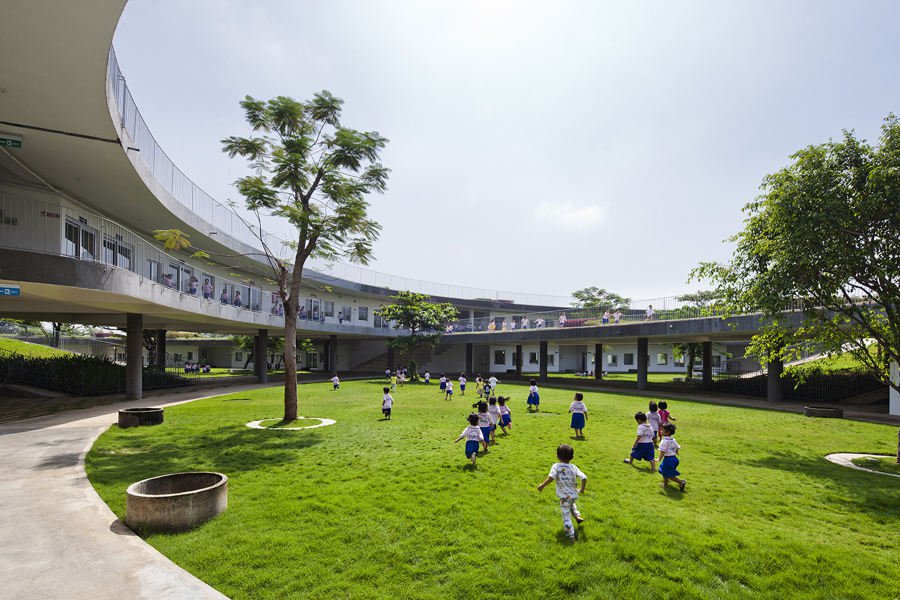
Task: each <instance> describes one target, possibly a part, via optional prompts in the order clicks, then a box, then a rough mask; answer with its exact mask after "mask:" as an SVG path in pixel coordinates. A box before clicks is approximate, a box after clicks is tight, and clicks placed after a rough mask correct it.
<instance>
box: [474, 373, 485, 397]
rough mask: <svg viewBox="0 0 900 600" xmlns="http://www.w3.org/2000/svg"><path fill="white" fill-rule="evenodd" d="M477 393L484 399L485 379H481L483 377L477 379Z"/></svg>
mask: <svg viewBox="0 0 900 600" xmlns="http://www.w3.org/2000/svg"><path fill="white" fill-rule="evenodd" d="M475 393H476V394H478V397H479V398H484V379H482V378H481V375H479V376H478V377H476V378H475Z"/></svg>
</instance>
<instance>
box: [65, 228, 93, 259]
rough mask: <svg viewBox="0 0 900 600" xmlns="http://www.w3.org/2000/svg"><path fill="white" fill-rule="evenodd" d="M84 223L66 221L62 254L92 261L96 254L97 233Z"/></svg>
mask: <svg viewBox="0 0 900 600" xmlns="http://www.w3.org/2000/svg"><path fill="white" fill-rule="evenodd" d="M86 222H87V221H86V220H84V222H78V223H76V222H75V221H72V220H69V219H66V231H65V234H64V236H63V254H65V255H67V256H77V257H78V258H83V259H85V260H93V259H94V255H95V254H96V253H97V232H96V231H94V230H93V229H91V228H90V227H88V226H87V225H86V224H85V223H86Z"/></svg>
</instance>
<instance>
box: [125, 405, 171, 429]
mask: <svg viewBox="0 0 900 600" xmlns="http://www.w3.org/2000/svg"><path fill="white" fill-rule="evenodd" d="M162 422H163V409H161V408H123V409H122V410H120V411H119V427H120V428H121V429H127V428H129V427H138V426H140V425H161V424H162Z"/></svg>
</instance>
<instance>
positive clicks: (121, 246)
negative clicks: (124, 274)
mask: <svg viewBox="0 0 900 600" xmlns="http://www.w3.org/2000/svg"><path fill="white" fill-rule="evenodd" d="M121 237H122V236H120V235H118V234H117V235H116V236H115V237H111V236H108V235H107V236H105V237H104V238H103V262H105V263H106V264H108V265H114V266H116V267H122V268H123V269H131V257H132V255H133V253H134V250H133V248H132V246H131V244H126V243H125V242H123V241H122V239H121Z"/></svg>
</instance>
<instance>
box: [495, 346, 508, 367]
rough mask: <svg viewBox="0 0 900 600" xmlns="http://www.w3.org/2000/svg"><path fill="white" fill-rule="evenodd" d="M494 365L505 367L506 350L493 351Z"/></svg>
mask: <svg viewBox="0 0 900 600" xmlns="http://www.w3.org/2000/svg"><path fill="white" fill-rule="evenodd" d="M494 364H495V365H505V364H506V350H494Z"/></svg>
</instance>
